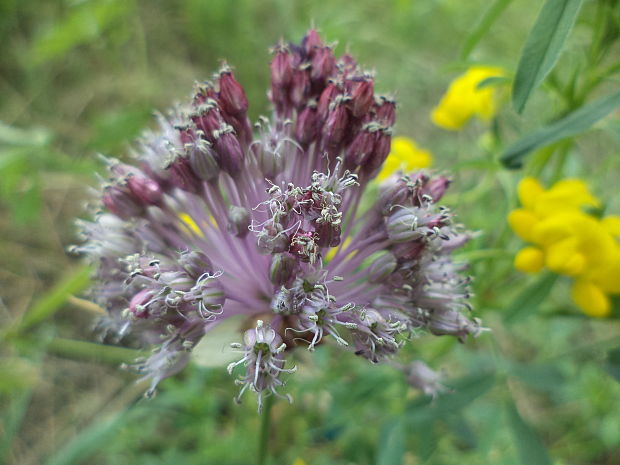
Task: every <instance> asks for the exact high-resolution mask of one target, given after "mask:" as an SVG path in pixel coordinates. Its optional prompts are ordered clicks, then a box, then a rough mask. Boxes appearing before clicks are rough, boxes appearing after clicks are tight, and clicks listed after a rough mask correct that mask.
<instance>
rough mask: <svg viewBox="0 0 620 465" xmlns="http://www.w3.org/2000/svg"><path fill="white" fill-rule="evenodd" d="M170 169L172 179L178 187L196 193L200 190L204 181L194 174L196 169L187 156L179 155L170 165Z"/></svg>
mask: <svg viewBox="0 0 620 465" xmlns="http://www.w3.org/2000/svg"><path fill="white" fill-rule="evenodd" d="M168 169H169V170H170V181H171V182H172V184H174V185H175V186H176V187H178V188H179V189H183V190H184V191H188V192H192V193H194V194H196V193H198V192H200V189H201V187H202V182H201V181H200V179H199V178H198V177H197V176H196V175H195V174H194V170H193V169H192V167H191V165H190V163H189V160H188V159H187V158H186V157H184V156H180V155H179V156H177V157H176V158H175V160H174V161H173V162H172V163H171V164H170V166H168Z"/></svg>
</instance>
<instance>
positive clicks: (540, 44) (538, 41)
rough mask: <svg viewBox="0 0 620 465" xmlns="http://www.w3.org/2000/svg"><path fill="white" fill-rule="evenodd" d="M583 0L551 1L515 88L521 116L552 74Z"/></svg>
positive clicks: (535, 29)
mask: <svg viewBox="0 0 620 465" xmlns="http://www.w3.org/2000/svg"><path fill="white" fill-rule="evenodd" d="M581 3H582V0H547V1H546V2H545V4H544V5H543V7H542V10H541V11H540V14H539V15H538V19H537V20H536V23H535V24H534V27H533V28H532V30H531V32H530V34H529V35H528V38H527V41H526V42H525V47H524V48H523V54H522V55H521V58H520V59H519V65H518V67H517V72H516V76H515V82H514V86H513V88H512V105H513V107H514V108H515V110H516V111H517V112H519V113H521V112H522V111H523V109H524V108H525V104H526V103H527V101H528V99H529V97H530V94H531V93H532V91H533V90H534V89H535V88H536V87H538V85H539V84H540V83H541V82H542V81H543V80H544V79H545V77H546V76H547V75H548V74H549V72H551V70H552V69H553V67H554V66H555V64H556V63H557V61H558V59H559V58H560V54H561V53H562V50H563V48H564V44H565V43H566V39H567V37H568V35H569V34H570V31H571V30H572V29H573V26H574V25H575V21H576V20H577V15H578V14H579V10H580V8H581Z"/></svg>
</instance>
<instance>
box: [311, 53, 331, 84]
mask: <svg viewBox="0 0 620 465" xmlns="http://www.w3.org/2000/svg"><path fill="white" fill-rule="evenodd" d="M335 69H336V58H335V57H334V53H333V51H332V49H331V48H330V47H321V48H318V49H316V51H315V53H314V56H313V57H312V69H311V72H310V78H311V79H312V81H313V82H317V83H324V82H326V81H327V79H328V78H329V77H331V76H332V74H333V73H334V71H335Z"/></svg>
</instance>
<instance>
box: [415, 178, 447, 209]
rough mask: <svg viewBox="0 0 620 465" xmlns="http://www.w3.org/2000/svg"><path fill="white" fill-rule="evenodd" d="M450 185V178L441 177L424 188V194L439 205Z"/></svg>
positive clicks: (434, 179)
mask: <svg viewBox="0 0 620 465" xmlns="http://www.w3.org/2000/svg"><path fill="white" fill-rule="evenodd" d="M449 185H450V180H449V179H448V178H446V177H445V176H439V177H437V178H433V179H431V180H430V181H429V182H428V183H427V184H426V186H424V188H423V189H422V194H426V195H429V196H430V197H431V198H432V199H433V202H435V203H437V202H438V201H439V200H440V199H441V198H442V197H443V195H444V193H445V192H446V190H447V189H448V186H449Z"/></svg>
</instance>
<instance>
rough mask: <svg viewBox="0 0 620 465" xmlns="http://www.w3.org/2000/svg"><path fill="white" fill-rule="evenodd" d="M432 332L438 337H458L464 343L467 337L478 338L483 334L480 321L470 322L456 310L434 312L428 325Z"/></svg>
mask: <svg viewBox="0 0 620 465" xmlns="http://www.w3.org/2000/svg"><path fill="white" fill-rule="evenodd" d="M428 327H429V329H430V332H431V333H433V334H434V335H436V336H445V335H451V336H457V337H458V338H459V340H461V341H463V340H464V339H465V338H466V337H467V335H469V334H471V335H473V336H477V335H478V334H480V332H481V328H480V324H479V323H478V321H476V320H474V321H470V320H469V319H468V318H467V317H465V316H464V315H463V314H462V313H460V312H457V311H455V310H448V311H434V312H433V313H432V314H431V318H430V321H429V323H428Z"/></svg>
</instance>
